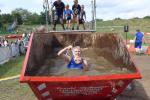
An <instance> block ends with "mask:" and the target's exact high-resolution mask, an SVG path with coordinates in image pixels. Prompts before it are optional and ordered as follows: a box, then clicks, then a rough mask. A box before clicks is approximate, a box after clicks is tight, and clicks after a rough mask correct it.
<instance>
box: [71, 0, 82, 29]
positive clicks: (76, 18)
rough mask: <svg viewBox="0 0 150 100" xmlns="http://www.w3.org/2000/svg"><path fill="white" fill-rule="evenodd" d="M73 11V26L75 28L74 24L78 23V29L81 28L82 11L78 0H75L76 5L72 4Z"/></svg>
mask: <svg viewBox="0 0 150 100" xmlns="http://www.w3.org/2000/svg"><path fill="white" fill-rule="evenodd" d="M72 11H73V26H72V30H74V24H75V22H76V23H77V30H79V24H80V23H79V19H80V12H81V6H80V5H79V4H78V0H74V5H73V6H72Z"/></svg>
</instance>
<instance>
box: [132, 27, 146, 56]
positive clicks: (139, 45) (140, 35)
mask: <svg viewBox="0 0 150 100" xmlns="http://www.w3.org/2000/svg"><path fill="white" fill-rule="evenodd" d="M143 37H144V34H143V33H142V32H141V31H140V30H139V29H137V30H136V33H135V38H134V40H135V45H134V46H135V49H136V53H137V54H140V53H141V48H142V42H143Z"/></svg>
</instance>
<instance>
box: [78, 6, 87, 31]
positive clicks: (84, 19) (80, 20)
mask: <svg viewBox="0 0 150 100" xmlns="http://www.w3.org/2000/svg"><path fill="white" fill-rule="evenodd" d="M85 21H86V12H85V10H84V5H82V6H81V12H80V19H79V23H80V24H82V25H83V29H84V30H85V25H84V23H85Z"/></svg>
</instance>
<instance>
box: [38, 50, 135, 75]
mask: <svg viewBox="0 0 150 100" xmlns="http://www.w3.org/2000/svg"><path fill="white" fill-rule="evenodd" d="M81 53H82V57H83V59H85V60H87V62H88V64H89V67H90V69H89V71H83V70H70V69H67V63H66V62H65V61H64V59H62V58H61V57H57V56H55V57H53V58H52V57H49V58H47V59H46V60H45V63H44V65H43V66H42V67H41V69H39V72H38V75H39V74H41V75H43V74H44V75H46V76H84V75H87V76H94V75H106V74H124V73H132V71H130V70H127V69H126V70H121V69H120V68H119V67H115V65H114V64H113V63H110V62H109V61H107V59H105V58H104V57H103V56H97V54H96V53H95V52H94V50H93V49H92V48H84V49H82V51H81ZM42 70H43V71H42ZM43 72H44V73H43Z"/></svg>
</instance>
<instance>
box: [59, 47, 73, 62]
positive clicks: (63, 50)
mask: <svg viewBox="0 0 150 100" xmlns="http://www.w3.org/2000/svg"><path fill="white" fill-rule="evenodd" d="M71 49H72V46H71V45H70V46H68V47H65V48H64V49H62V50H60V51H59V52H58V53H57V55H58V56H61V57H63V58H64V59H65V60H66V61H68V62H69V61H70V60H71V58H70V56H68V55H66V54H64V53H65V52H66V51H67V50H71Z"/></svg>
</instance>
